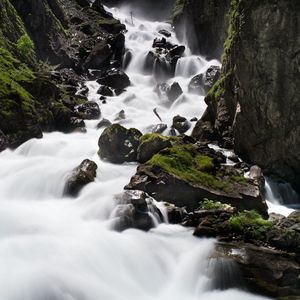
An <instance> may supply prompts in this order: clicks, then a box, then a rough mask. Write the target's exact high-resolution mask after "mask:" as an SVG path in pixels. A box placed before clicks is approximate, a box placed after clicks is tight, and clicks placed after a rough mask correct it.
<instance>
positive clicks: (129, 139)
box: [98, 124, 142, 164]
mask: <svg viewBox="0 0 300 300" xmlns="http://www.w3.org/2000/svg"><path fill="white" fill-rule="evenodd" d="M141 136H142V133H141V132H139V131H138V130H137V129H134V128H130V129H126V128H125V127H123V126H121V125H119V124H113V125H111V126H109V127H108V128H106V129H105V130H104V131H103V133H102V134H101V136H100V138H99V141H98V145H99V151H98V154H99V156H100V158H101V159H105V160H108V161H109V162H112V163H116V164H119V163H123V162H133V161H137V149H138V146H139V145H140V137H141Z"/></svg>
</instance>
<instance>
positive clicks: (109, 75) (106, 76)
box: [97, 68, 130, 90]
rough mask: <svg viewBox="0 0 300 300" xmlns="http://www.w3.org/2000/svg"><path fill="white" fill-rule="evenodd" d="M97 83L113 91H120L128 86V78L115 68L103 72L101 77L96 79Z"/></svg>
mask: <svg viewBox="0 0 300 300" xmlns="http://www.w3.org/2000/svg"><path fill="white" fill-rule="evenodd" d="M97 82H98V83H100V84H102V85H106V86H109V87H111V88H113V89H121V90H124V89H125V88H127V87H128V86H130V80H129V77H128V76H127V75H126V74H125V72H123V71H121V70H119V69H115V68H112V69H110V70H107V71H104V72H103V73H102V74H101V77H100V78H99V79H97Z"/></svg>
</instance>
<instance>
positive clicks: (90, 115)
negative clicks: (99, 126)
mask: <svg viewBox="0 0 300 300" xmlns="http://www.w3.org/2000/svg"><path fill="white" fill-rule="evenodd" d="M74 110H75V112H76V113H77V114H78V115H79V116H80V117H81V118H82V119H86V120H96V119H99V117H100V116H101V111H100V108H99V105H98V104H97V103H96V102H94V101H88V102H86V103H83V104H80V105H77V106H75V108H74Z"/></svg>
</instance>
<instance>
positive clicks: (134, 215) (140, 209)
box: [112, 191, 163, 231]
mask: <svg viewBox="0 0 300 300" xmlns="http://www.w3.org/2000/svg"><path fill="white" fill-rule="evenodd" d="M115 201H116V203H117V207H116V208H115V209H114V212H113V214H112V216H113V217H114V218H115V220H114V223H113V226H114V229H115V230H117V231H123V230H125V229H128V228H136V229H140V230H144V231H148V230H150V229H151V228H153V227H155V225H156V224H157V223H160V222H162V221H163V217H162V214H161V212H160V210H159V209H158V208H157V207H156V205H155V204H154V201H153V198H151V197H149V195H147V194H146V193H144V192H141V191H125V192H124V193H123V194H121V195H118V196H116V197H115Z"/></svg>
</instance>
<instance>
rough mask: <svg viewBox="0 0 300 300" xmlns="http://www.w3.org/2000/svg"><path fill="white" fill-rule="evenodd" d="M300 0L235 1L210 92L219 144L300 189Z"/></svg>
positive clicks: (210, 117) (210, 116)
mask: <svg viewBox="0 0 300 300" xmlns="http://www.w3.org/2000/svg"><path fill="white" fill-rule="evenodd" d="M299 11H300V3H299V1H284V0H280V1H277V0H276V1H275V0H274V1H258V0H256V1H246V0H242V1H232V8H231V14H230V15H231V20H230V27H229V36H228V38H227V40H226V42H225V53H224V56H223V68H222V74H221V79H220V80H219V81H218V82H217V83H216V84H215V85H214V87H213V88H212V89H211V90H210V92H209V93H208V95H207V97H206V99H205V101H206V103H207V104H208V110H207V112H206V113H205V115H204V116H203V117H202V120H201V122H202V121H205V122H210V123H211V124H212V126H213V128H214V132H215V134H216V136H218V138H219V140H221V143H223V145H224V144H226V143H227V141H228V139H231V140H233V141H234V148H235V150H236V152H237V153H238V154H239V155H240V156H241V157H243V158H244V159H245V160H247V161H250V162H252V163H256V164H258V165H260V166H261V167H263V169H264V170H265V171H266V172H270V173H273V174H276V175H278V176H279V177H281V178H283V179H285V180H287V181H289V182H291V184H292V185H293V187H294V188H295V189H297V190H298V191H299V189H300V185H299V182H300V152H299V147H298V145H299V143H300V119H299V116H298V113H299V111H300V102H299V99H300V92H299V88H298V86H299V84H300V82H299V80H300V79H299V78H300V76H299V74H300V69H299V65H300V63H299V60H300V55H299V48H300V37H299V31H300V25H299V24H300V14H299Z"/></svg>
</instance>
